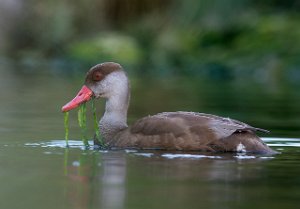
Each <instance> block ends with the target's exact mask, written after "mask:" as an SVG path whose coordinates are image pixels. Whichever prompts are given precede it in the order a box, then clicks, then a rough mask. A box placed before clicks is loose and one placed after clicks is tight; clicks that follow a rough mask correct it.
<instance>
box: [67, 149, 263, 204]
mask: <svg viewBox="0 0 300 209" xmlns="http://www.w3.org/2000/svg"><path fill="white" fill-rule="evenodd" d="M72 154H73V156H72V155H71V153H67V154H66V156H65V175H66V176H67V183H66V187H65V188H66V190H67V191H66V194H67V197H68V199H69V202H71V205H72V208H80V209H84V208H105V209H122V208H125V204H126V205H135V204H146V203H145V201H146V202H147V204H148V205H149V206H151V207H152V208H155V207H161V208H171V207H170V206H171V205H173V206H174V205H186V204H192V203H193V204H194V205H198V204H199V202H201V204H202V205H203V206H204V208H208V207H210V208H220V205H222V204H221V203H224V202H230V203H231V204H234V205H240V204H242V203H243V201H246V200H247V198H248V196H249V195H250V196H251V195H253V196H255V195H256V193H252V192H249V190H248V189H247V188H249V186H251V185H254V184H255V185H258V186H260V185H261V184H263V183H264V182H265V181H266V179H265V178H267V175H266V172H267V171H266V166H265V163H264V162H265V160H261V159H249V160H246V161H241V160H239V159H236V158H234V157H233V156H232V155H230V154H228V155H225V154H224V155H223V156H221V157H220V159H219V158H213V159H210V158H206V159H180V158H179V159H167V158H164V157H162V156H163V155H162V153H155V152H153V153H152V154H151V155H145V154H144V155H138V154H141V153H126V152H125V151H109V152H107V153H103V152H99V151H84V152H81V153H79V154H78V152H75V153H72ZM148 154H149V153H148ZM78 156H80V157H79V159H78ZM147 156H148V157H147ZM76 158H77V159H76ZM141 168H142V169H141ZM129 169H131V170H130V172H128V170H129ZM249 182H251V183H250V184H251V185H250V184H249ZM137 185H138V186H137ZM258 189H259V188H258ZM251 191H252V190H251ZM154 200H155V201H154Z"/></svg>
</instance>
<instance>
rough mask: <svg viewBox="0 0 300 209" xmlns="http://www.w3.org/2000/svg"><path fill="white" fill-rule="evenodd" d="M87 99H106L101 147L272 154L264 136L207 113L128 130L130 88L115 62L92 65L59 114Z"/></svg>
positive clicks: (158, 119)
mask: <svg viewBox="0 0 300 209" xmlns="http://www.w3.org/2000/svg"><path fill="white" fill-rule="evenodd" d="M92 98H96V99H99V98H103V99H105V100H106V102H105V112H104V114H103V116H102V118H101V119H100V121H99V129H100V132H101V135H102V138H103V140H104V143H105V145H106V147H107V148H111V149H140V150H145V149H155V150H168V151H185V152H190V151H199V152H249V153H261V154H274V153H276V152H275V151H273V150H272V149H271V148H270V147H269V146H268V145H267V144H265V143H264V142H263V141H262V139H261V138H260V137H258V136H257V135H256V133H257V132H263V133H268V132H269V131H267V130H264V129H261V128H256V127H253V126H250V125H248V124H246V123H243V122H240V121H238V120H234V119H231V118H225V117H220V116H216V115H212V114H206V113H199V112H186V111H178V112H162V113H158V114H156V115H152V116H146V117H143V118H141V119H138V120H137V121H136V122H134V123H133V124H132V125H131V126H128V124H127V111H128V107H129V101H130V83H129V79H128V76H127V73H126V72H125V70H124V68H123V67H122V66H121V65H120V64H118V63H115V62H105V63H101V64H97V65H95V66H93V67H92V68H91V69H90V70H89V71H88V72H87V74H86V77H85V82H84V85H83V86H82V88H81V89H80V91H79V92H78V94H77V95H76V96H75V97H74V99H72V100H71V101H70V102H68V103H67V104H65V105H64V106H63V107H62V112H67V111H70V110H72V109H75V108H76V107H78V106H79V105H81V104H82V103H85V102H87V101H89V100H90V99H92ZM94 143H95V145H97V140H94Z"/></svg>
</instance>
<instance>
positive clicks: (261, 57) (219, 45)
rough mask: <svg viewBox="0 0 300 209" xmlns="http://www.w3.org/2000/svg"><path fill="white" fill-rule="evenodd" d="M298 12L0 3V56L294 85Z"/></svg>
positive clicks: (126, 2) (231, 1)
mask: <svg viewBox="0 0 300 209" xmlns="http://www.w3.org/2000/svg"><path fill="white" fill-rule="evenodd" d="M299 11H300V2H299V1H298V0H285V1H281V0H264V1H259V0H227V1H223V0H186V1H180V0H164V1H161V0H98V1H97V0H72V1H71V0H27V1H23V0H1V2H0V17H1V18H0V26H1V31H0V49H1V50H0V51H1V60H2V62H4V61H6V62H8V61H13V62H17V63H19V64H22V65H25V66H27V67H32V68H34V67H35V66H39V65H40V64H43V65H45V64H47V65H50V66H51V68H52V69H53V67H55V68H56V70H65V71H71V70H75V71H76V70H84V71H85V70H86V68H87V67H90V66H91V65H93V64H95V63H99V62H102V61H109V60H113V61H117V62H120V63H121V64H123V65H124V66H126V67H127V69H128V70H130V71H132V73H136V74H143V75H149V74H154V75H155V76H157V75H160V76H170V75H192V76H194V75H197V76H198V75H200V76H213V77H221V78H227V79H230V78H235V77H238V76H241V74H243V73H246V74H247V76H249V75H248V74H250V75H251V76H252V75H253V76H254V77H257V79H270V80H272V81H274V80H276V79H284V80H287V81H288V82H298V81H299V80H300V70H299V66H300V13H299ZM283 74H284V75H283Z"/></svg>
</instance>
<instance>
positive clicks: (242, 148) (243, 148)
mask: <svg viewBox="0 0 300 209" xmlns="http://www.w3.org/2000/svg"><path fill="white" fill-rule="evenodd" d="M236 151H237V152H242V153H244V152H247V151H246V147H245V146H244V145H243V144H242V143H241V142H240V143H239V144H238V146H236Z"/></svg>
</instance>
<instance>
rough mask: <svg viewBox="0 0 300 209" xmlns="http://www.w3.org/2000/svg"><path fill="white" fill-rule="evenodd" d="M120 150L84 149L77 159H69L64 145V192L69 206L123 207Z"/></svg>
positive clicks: (123, 167) (122, 166)
mask: <svg viewBox="0 0 300 209" xmlns="http://www.w3.org/2000/svg"><path fill="white" fill-rule="evenodd" d="M100 154H102V155H100ZM123 154H124V153H123ZM123 154H122V153H113V152H112V153H110V154H109V155H107V154H105V153H99V152H91V153H90V152H88V151H84V152H83V153H82V154H81V155H80V157H79V159H78V160H77V161H73V162H70V160H69V159H68V158H69V150H68V149H66V151H65V159H64V160H65V162H64V163H65V175H66V176H67V177H68V183H67V187H66V190H67V191H66V193H67V196H68V199H69V202H70V203H71V205H72V208H80V209H85V208H91V206H93V205H95V204H96V205H99V206H101V207H100V208H107V209H121V208H123V206H124V200H125V178H126V160H125V157H124V155H123Z"/></svg>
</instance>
